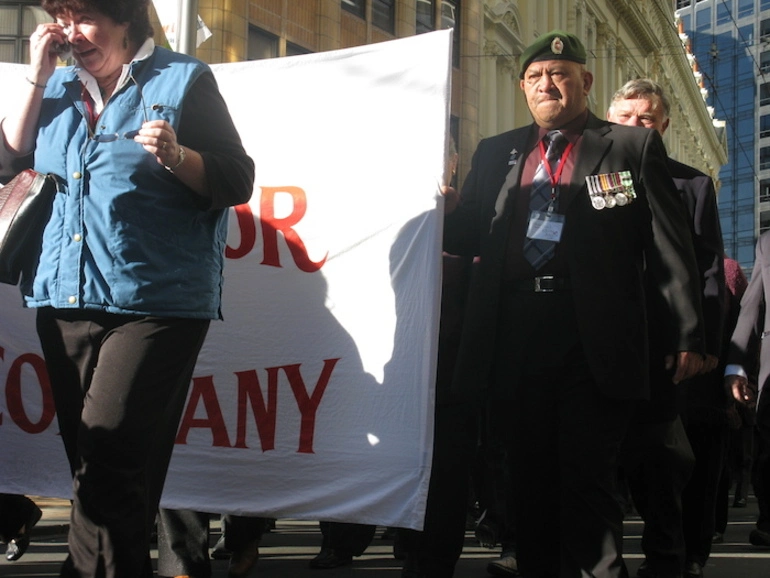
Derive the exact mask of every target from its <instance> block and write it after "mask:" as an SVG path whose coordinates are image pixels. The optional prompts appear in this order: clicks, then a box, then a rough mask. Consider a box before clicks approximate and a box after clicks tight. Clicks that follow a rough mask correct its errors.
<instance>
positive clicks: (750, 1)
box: [738, 0, 754, 18]
mask: <svg viewBox="0 0 770 578" xmlns="http://www.w3.org/2000/svg"><path fill="white" fill-rule="evenodd" d="M752 14H754V0H738V18H744V17H746V16H751V15H752Z"/></svg>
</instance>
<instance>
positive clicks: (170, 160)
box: [134, 120, 182, 169]
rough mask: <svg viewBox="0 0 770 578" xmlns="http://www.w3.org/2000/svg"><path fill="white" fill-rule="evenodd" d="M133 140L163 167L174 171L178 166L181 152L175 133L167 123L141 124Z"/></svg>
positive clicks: (151, 121) (148, 122)
mask: <svg viewBox="0 0 770 578" xmlns="http://www.w3.org/2000/svg"><path fill="white" fill-rule="evenodd" d="M134 140H135V141H136V142H138V143H141V145H142V146H143V147H144V150H146V151H147V152H149V153H152V154H154V155H155V158H156V160H157V161H158V162H159V163H160V164H162V165H163V166H166V167H169V168H171V169H174V168H176V167H177V165H179V164H180V160H181V155H182V152H181V151H180V150H179V149H180V147H179V143H178V142H177V140H176V131H175V130H174V127H172V126H171V125H170V124H169V123H168V121H165V120H150V121H147V122H145V123H144V124H142V128H141V130H140V131H139V134H137V135H136V136H135V137H134Z"/></svg>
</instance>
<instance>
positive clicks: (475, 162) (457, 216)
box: [443, 141, 485, 257]
mask: <svg viewBox="0 0 770 578" xmlns="http://www.w3.org/2000/svg"><path fill="white" fill-rule="evenodd" d="M484 145H485V142H484V141H481V142H480V143H479V145H478V147H476V152H474V153H473V159H472V160H471V170H470V172H469V173H468V176H467V177H465V181H464V182H463V187H462V191H461V193H460V204H459V206H458V207H457V208H456V209H455V210H454V211H453V212H452V213H451V214H450V215H447V217H446V219H445V220H444V241H443V243H444V250H445V251H446V252H447V253H450V254H452V255H465V256H468V257H474V256H476V255H478V254H479V251H480V237H479V227H480V221H481V205H482V199H481V194H482V192H481V188H482V187H481V185H480V183H479V177H480V175H481V169H480V167H479V164H480V162H481V161H482V159H483V157H484V152H483V149H484Z"/></svg>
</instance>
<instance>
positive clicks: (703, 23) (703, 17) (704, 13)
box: [695, 7, 711, 30]
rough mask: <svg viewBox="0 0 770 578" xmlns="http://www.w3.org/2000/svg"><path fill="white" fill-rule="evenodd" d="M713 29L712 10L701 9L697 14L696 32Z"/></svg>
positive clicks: (707, 8)
mask: <svg viewBox="0 0 770 578" xmlns="http://www.w3.org/2000/svg"><path fill="white" fill-rule="evenodd" d="M709 28H711V8H710V7H706V8H701V9H700V10H698V11H697V12H696V13H695V30H708V29H709Z"/></svg>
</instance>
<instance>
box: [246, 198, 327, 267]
mask: <svg viewBox="0 0 770 578" xmlns="http://www.w3.org/2000/svg"><path fill="white" fill-rule="evenodd" d="M277 193H288V194H290V195H291V198H292V201H293V205H294V211H293V212H292V213H291V214H290V215H289V216H287V217H284V218H282V219H279V218H277V217H276V216H275V210H274V209H275V195H276V194H277ZM305 211H307V197H306V196H305V191H303V190H302V189H301V188H299V187H262V199H261V202H260V204H259V214H260V218H261V221H262V238H263V242H264V248H265V254H264V257H263V259H262V264H263V265H272V266H274V267H280V266H281V262H280V259H279V257H278V234H277V233H278V231H280V232H281V233H283V237H284V239H286V243H288V245H289V251H291V256H292V257H294V263H295V264H296V265H297V267H298V268H299V270H300V271H304V272H305V273H313V272H315V271H318V270H319V269H320V268H321V267H323V265H324V263H326V256H324V258H323V259H321V260H320V261H319V262H317V263H314V262H313V261H311V260H310V257H309V256H308V254H307V249H306V248H305V244H304V243H303V242H302V239H300V238H299V235H298V234H297V232H296V231H295V230H294V229H292V227H293V226H294V225H296V224H297V223H299V222H300V221H301V220H302V217H304V216H305Z"/></svg>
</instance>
